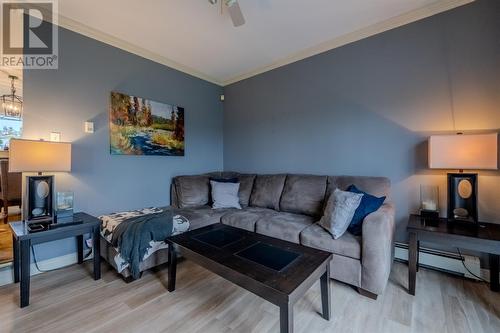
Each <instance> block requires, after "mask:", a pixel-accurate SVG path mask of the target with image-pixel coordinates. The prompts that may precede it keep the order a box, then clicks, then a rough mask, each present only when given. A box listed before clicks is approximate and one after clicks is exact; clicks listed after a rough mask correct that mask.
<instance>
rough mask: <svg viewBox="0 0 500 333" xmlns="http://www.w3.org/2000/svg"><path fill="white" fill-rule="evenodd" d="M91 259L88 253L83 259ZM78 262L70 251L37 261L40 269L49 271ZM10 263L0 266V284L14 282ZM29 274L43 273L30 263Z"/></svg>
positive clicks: (75, 255) (74, 254)
mask: <svg viewBox="0 0 500 333" xmlns="http://www.w3.org/2000/svg"><path fill="white" fill-rule="evenodd" d="M89 259H92V255H90V256H89V257H88V258H86V259H85V260H89ZM77 262H78V256H77V253H76V252H74V253H70V254H66V255H63V256H59V257H55V258H50V259H46V260H42V261H39V262H38V267H40V269H41V270H43V271H50V270H54V269H58V268H61V267H64V266H68V265H72V264H76V263H77ZM12 265H13V264H12V263H11V264H10V265H8V266H6V267H3V268H0V286H3V285H6V284H10V283H14V272H13V268H12ZM30 268H31V276H33V275H37V274H40V273H44V272H41V271H39V270H38V269H37V268H36V265H35V263H31V267H30Z"/></svg>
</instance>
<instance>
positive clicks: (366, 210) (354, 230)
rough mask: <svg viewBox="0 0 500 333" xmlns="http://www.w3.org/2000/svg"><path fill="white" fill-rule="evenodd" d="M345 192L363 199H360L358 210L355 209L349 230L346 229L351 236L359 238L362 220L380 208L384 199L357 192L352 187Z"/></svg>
mask: <svg viewBox="0 0 500 333" xmlns="http://www.w3.org/2000/svg"><path fill="white" fill-rule="evenodd" d="M347 191H349V192H353V193H361V194H363V198H361V203H360V204H359V206H358V208H356V211H355V212H354V216H353V218H352V221H351V224H349V228H347V230H348V231H349V232H350V233H351V234H353V235H356V236H359V235H361V230H362V226H363V220H364V219H365V217H366V216H367V215H368V214H370V213H373V212H374V211H376V210H377V209H379V208H380V206H382V204H383V203H384V201H385V197H381V198H377V197H376V196H373V195H371V194H368V193H366V192H363V191H361V190H359V189H358V188H357V187H356V186H354V185H351V186H349V187H348V188H347Z"/></svg>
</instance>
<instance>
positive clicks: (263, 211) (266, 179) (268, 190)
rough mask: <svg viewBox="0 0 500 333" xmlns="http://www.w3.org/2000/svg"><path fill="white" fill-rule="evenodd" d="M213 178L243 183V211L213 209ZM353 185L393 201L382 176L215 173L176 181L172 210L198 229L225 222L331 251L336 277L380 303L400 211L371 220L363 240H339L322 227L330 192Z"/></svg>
mask: <svg viewBox="0 0 500 333" xmlns="http://www.w3.org/2000/svg"><path fill="white" fill-rule="evenodd" d="M210 177H215V178H234V177H236V178H238V180H239V182H240V191H239V199H240V204H241V206H242V209H241V210H237V209H221V210H214V209H212V208H211V207H210V201H211V199H210V185H209V178H210ZM351 184H354V185H356V187H358V188H359V189H361V190H363V191H365V192H367V193H370V194H372V195H375V196H384V195H385V196H387V195H388V193H389V190H390V181H389V180H388V179H387V178H382V177H353V176H315V175H297V174H276V175H253V174H240V173H235V172H215V173H209V174H203V175H195V176H178V177H175V178H174V179H173V181H172V186H171V205H172V206H173V207H175V209H176V210H178V211H179V213H180V214H183V215H185V216H186V217H187V218H189V220H190V222H191V228H192V229H195V228H199V227H202V226H206V225H209V224H213V223H219V222H221V223H224V224H227V225H231V226H234V227H237V228H243V229H246V230H250V231H253V232H257V233H260V234H264V235H267V236H271V237H275V238H279V239H283V240H286V241H290V242H294V243H300V244H302V245H305V246H310V247H314V248H318V249H322V250H326V251H329V252H331V253H333V259H332V263H331V266H330V267H331V272H330V273H331V277H332V278H333V279H336V280H339V281H342V282H345V283H348V284H350V285H353V286H355V287H357V288H358V291H359V292H360V293H361V294H363V295H365V296H368V297H371V298H375V299H376V297H377V295H380V294H382V293H383V291H384V289H385V286H386V284H387V280H388V278H389V273H390V270H391V265H392V261H393V249H394V246H393V238H394V229H395V223H394V206H393V205H392V204H390V203H384V204H383V205H382V207H381V208H380V209H379V210H378V211H376V212H374V213H372V214H370V215H368V216H367V217H366V218H365V220H364V223H363V233H362V236H359V237H358V236H354V235H352V234H350V233H349V232H346V233H345V234H344V235H343V236H342V237H340V238H339V239H336V240H334V239H333V238H332V237H331V236H330V234H329V233H328V232H326V231H325V230H324V229H323V228H322V227H320V226H319V225H318V224H317V223H316V222H318V221H319V219H320V217H321V216H322V214H323V209H324V205H325V201H326V199H327V198H328V197H329V195H330V193H331V192H332V191H333V190H334V189H335V188H339V189H346V188H347V187H348V186H349V185H351Z"/></svg>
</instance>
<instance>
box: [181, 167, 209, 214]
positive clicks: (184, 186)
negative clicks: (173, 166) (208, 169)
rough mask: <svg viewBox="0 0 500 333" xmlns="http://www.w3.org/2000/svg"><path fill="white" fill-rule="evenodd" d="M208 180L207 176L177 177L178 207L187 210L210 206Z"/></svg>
mask: <svg viewBox="0 0 500 333" xmlns="http://www.w3.org/2000/svg"><path fill="white" fill-rule="evenodd" d="M208 179H209V176H207V175H199V176H179V177H175V180H174V184H175V190H176V192H177V204H178V206H179V207H180V208H187V207H197V206H204V205H206V204H208V203H209V199H210V186H209V183H208Z"/></svg>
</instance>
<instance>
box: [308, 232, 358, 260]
mask: <svg viewBox="0 0 500 333" xmlns="http://www.w3.org/2000/svg"><path fill="white" fill-rule="evenodd" d="M300 244H302V245H304V246H309V247H313V248H316V249H319V250H323V251H328V252H331V253H334V254H338V255H341V256H345V257H350V258H353V259H360V258H361V237H358V236H354V235H352V234H351V233H349V232H346V233H345V234H343V235H342V237H340V238H338V239H333V238H332V235H330V234H329V233H328V232H327V231H326V230H325V229H323V228H322V227H321V226H320V225H319V224H313V225H311V226H309V227H307V228H306V229H304V230H303V231H302V233H301V234H300Z"/></svg>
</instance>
